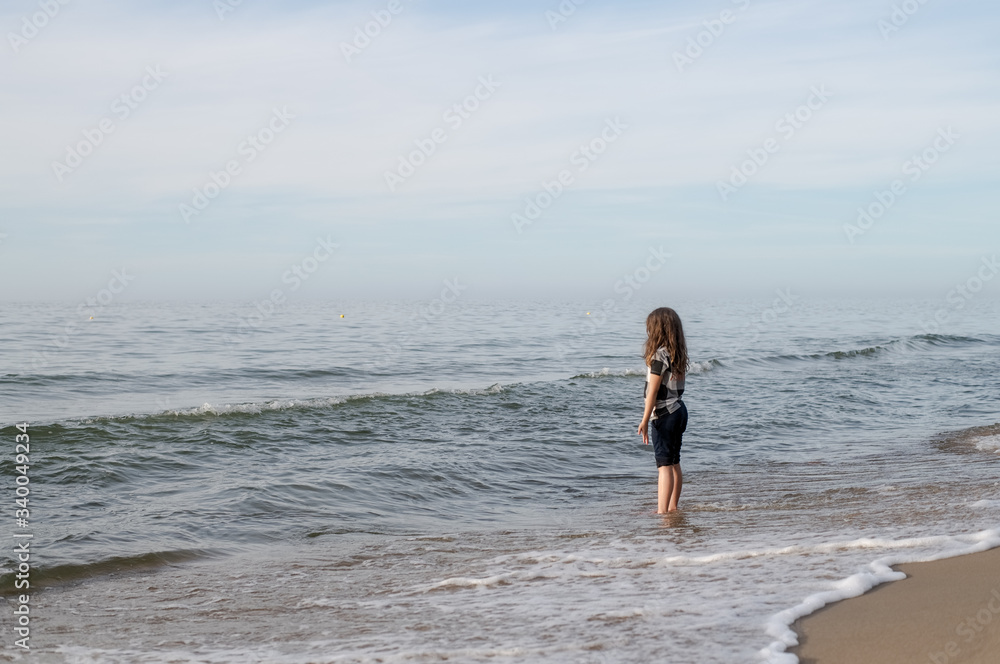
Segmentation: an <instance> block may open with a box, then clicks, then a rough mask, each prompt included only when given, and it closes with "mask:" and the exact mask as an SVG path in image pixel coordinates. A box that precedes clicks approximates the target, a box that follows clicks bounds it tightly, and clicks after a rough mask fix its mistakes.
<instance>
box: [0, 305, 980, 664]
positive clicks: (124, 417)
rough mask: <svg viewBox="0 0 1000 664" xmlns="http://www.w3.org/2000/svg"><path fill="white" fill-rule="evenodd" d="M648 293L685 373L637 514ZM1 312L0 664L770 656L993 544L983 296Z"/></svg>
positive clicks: (774, 658) (734, 659) (644, 469)
mask: <svg viewBox="0 0 1000 664" xmlns="http://www.w3.org/2000/svg"><path fill="white" fill-rule="evenodd" d="M959 305H960V306H959ZM657 306H672V307H674V308H675V309H676V310H677V311H678V313H679V314H680V316H681V318H682V320H683V321H684V325H685V331H686V335H687V341H688V347H689V353H690V359H691V364H690V367H689V370H688V377H687V390H686V392H685V394H684V401H685V403H686V404H687V407H688V411H689V422H688V429H687V432H686V433H685V435H684V445H683V450H682V468H683V472H684V480H685V484H684V491H683V495H682V497H681V510H680V511H679V512H678V513H676V514H671V515H666V516H664V515H657V514H656V513H655V508H656V477H657V475H656V467H655V461H654V459H653V454H652V450H651V448H650V447H649V446H645V445H643V444H642V440H641V438H640V436H639V435H638V434H637V426H638V424H639V420H640V417H641V413H642V392H643V383H644V380H645V367H644V364H643V360H642V346H643V342H644V340H645V327H644V320H645V316H646V315H647V314H648V312H649V311H650V310H651V309H653V308H655V307H657ZM2 311H3V316H2V317H0V339H2V340H3V342H2V344H0V427H2V428H0V440H2V441H3V444H2V445H0V449H2V450H3V453H2V472H3V476H4V478H3V483H4V486H5V487H6V490H5V491H4V492H3V496H5V498H4V500H5V502H6V508H5V513H6V516H5V517H4V519H5V521H6V528H5V530H6V531H7V532H6V534H4V539H6V541H7V544H6V545H5V546H4V547H2V552H0V567H2V569H0V572H2V574H3V580H2V587H3V592H4V594H3V598H4V599H5V601H6V604H7V605H6V607H0V614H2V615H0V633H2V634H3V635H4V637H3V642H2V645H0V661H24V662H72V663H105V662H107V663H122V664H126V663H127V664H136V663H159V664H166V663H176V664H180V663H188V662H191V663H194V662H199V663H204V662H208V663H215V662H219V663H222V662H234V663H236V662H238V663H248V662H249V663H255V662H260V663H271V662H273V663H276V664H306V663H324V662H337V663H366V664H367V663H387V664H388V663H428V662H459V663H463V662H470V663H480V662H490V663H502V662H511V663H513V662H517V663H521V662H552V663H573V664H577V663H584V664H586V663H595V664H610V663H617V662H641V661H656V662H670V663H681V664H684V663H697V664H712V663H718V664H734V663H742V662H747V663H752V662H776V663H785V662H788V663H790V662H795V661H797V660H796V658H795V656H794V654H792V652H791V650H792V648H793V646H794V645H795V642H796V637H795V633H794V631H793V630H792V629H791V627H792V626H793V624H794V621H795V620H796V619H798V618H799V617H801V616H803V615H806V614H808V613H810V612H811V611H814V610H815V609H817V608H819V607H821V606H822V605H824V604H825V603H828V602H831V601H835V600H838V599H842V598H845V597H850V596H853V595H857V594H860V593H863V592H864V591H865V590H867V589H869V588H871V587H873V586H874V585H876V584H878V583H882V582H885V581H888V580H891V579H895V578H898V577H899V576H900V575H899V573H897V572H894V571H893V570H892V567H891V566H892V565H893V564H895V563H899V562H908V561H919V560H932V559H936V558H940V557H946V556H953V555H959V554H962V553H968V552H972V551H979V550H985V549H988V548H991V547H994V546H997V545H1000V380H998V376H1000V302H998V301H997V300H996V299H990V298H987V297H986V296H985V294H981V296H978V297H973V298H971V299H968V300H955V299H954V298H952V299H945V298H943V297H942V298H940V299H906V298H896V299H879V298H874V297H873V298H869V299H864V298H861V299H851V298H832V297H823V298H819V297H808V296H806V295H801V294H794V293H792V292H791V291H787V290H786V291H778V292H776V293H772V294H768V295H767V296H766V297H759V298H755V299H749V298H748V299H740V298H733V299H723V298H714V299H712V298H709V299H688V300H677V301H668V302H658V301H639V300H638V297H636V298H634V299H630V300H625V299H618V300H608V301H605V302H597V303H594V302H584V301H581V302H574V301H523V300H496V301H485V300H483V301H472V300H468V299H464V296H463V297H457V298H453V299H452V301H447V300H445V299H439V300H434V301H430V302H409V301H399V302H393V301H378V302H376V301H365V302H354V301H329V302H285V303H283V304H281V305H273V306H271V305H266V304H264V305H262V304H261V303H257V304H255V303H252V302H251V303H232V302H206V303H143V302H120V303H113V304H109V305H108V306H98V307H80V306H77V304H76V303H65V304H58V303H47V304H36V303H32V304H29V303H23V304H17V303H15V304H9V303H8V304H3V305H2ZM18 427H20V429H24V430H26V435H27V438H25V437H21V438H19V437H18V436H21V435H22V431H21V430H20V429H19V428H18ZM17 441H20V442H21V443H22V444H25V447H24V448H21V449H20V450H18V449H17V448H16V444H17ZM18 453H21V454H22V457H17V454H18ZM21 476H24V477H26V478H27V479H19V477H21ZM19 489H23V490H20V491H19ZM19 497H21V498H27V499H28V502H25V503H23V504H22V505H16V504H15V500H17V499H18V498H19ZM21 509H26V510H27V512H22V513H20V514H21V516H20V517H18V518H20V519H21V521H18V520H17V518H15V514H16V511H17V510H21ZM29 536H30V537H29ZM25 542H27V543H28V549H29V550H30V561H29V562H28V563H27V566H28V572H26V573H25V572H24V567H19V565H21V563H20V562H19V560H18V556H19V555H22V556H23V554H19V553H18V552H17V551H16V550H15V546H21V545H23V544H24V543H25ZM22 560H23V557H22ZM19 575H23V576H19ZM19 578H23V579H25V580H27V581H28V583H30V587H29V589H28V590H25V589H21V590H17V589H15V587H14V585H15V581H16V580H17V579H19ZM24 594H28V602H27V604H26V605H27V606H29V607H30V616H29V620H30V636H29V638H30V641H29V642H28V645H30V651H28V650H25V649H24V648H23V647H22V646H19V645H16V644H15V640H17V639H19V638H21V637H20V636H17V632H16V628H17V627H18V625H19V624H23V623H24V620H23V617H24V614H23V613H22V614H15V613H14V611H15V609H16V608H17V607H19V606H21V605H22V599H21V598H20V595H24Z"/></svg>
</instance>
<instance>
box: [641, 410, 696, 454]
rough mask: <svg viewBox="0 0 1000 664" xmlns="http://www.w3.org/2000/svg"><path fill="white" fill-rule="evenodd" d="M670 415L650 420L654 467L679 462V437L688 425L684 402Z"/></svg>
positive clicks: (665, 414) (666, 414)
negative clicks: (654, 459) (654, 458)
mask: <svg viewBox="0 0 1000 664" xmlns="http://www.w3.org/2000/svg"><path fill="white" fill-rule="evenodd" d="M680 404H681V407H680V408H678V409H677V410H675V411H674V412H672V413H664V414H663V415H661V416H660V417H658V418H656V419H655V420H652V421H651V422H650V424H651V425H652V431H651V432H650V433H651V434H652V435H651V438H652V439H653V456H655V457H656V467H657V468H659V467H660V466H672V465H674V464H675V463H680V462H681V436H683V435H684V430H685V429H687V425H688V409H687V406H685V405H684V402H683V401H681V402H680Z"/></svg>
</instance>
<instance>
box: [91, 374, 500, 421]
mask: <svg viewBox="0 0 1000 664" xmlns="http://www.w3.org/2000/svg"><path fill="white" fill-rule="evenodd" d="M516 385H519V383H512V384H508V385H502V384H500V383H494V384H493V385H490V386H489V387H485V388H467V389H458V388H456V389H448V388H431V389H429V390H424V391H421V392H404V393H390V392H368V393H364V394H348V395H344V396H336V397H316V398H312V399H295V398H287V399H269V400H266V401H248V402H243V403H232V404H230V403H224V404H212V403H208V402H206V403H203V404H202V405H200V406H191V407H189V408H178V409H168V410H164V411H160V412H156V413H127V414H124V415H103V416H93V417H89V418H86V419H84V420H82V422H83V423H84V424H99V423H101V422H134V421H149V420H170V419H177V418H185V419H187V418H193V419H201V418H214V417H233V416H246V415H250V416H255V415H262V414H266V413H271V412H280V411H288V410H304V411H310V410H326V409H330V408H336V407H339V406H343V405H346V404H350V403H354V402H360V401H371V400H375V401H378V400H387V401H399V400H404V401H408V400H414V399H416V400H420V399H434V398H438V397H446V396H469V397H490V396H495V395H498V394H503V393H504V392H506V391H507V390H509V389H511V388H512V387H515V386H516Z"/></svg>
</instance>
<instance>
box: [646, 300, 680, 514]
mask: <svg viewBox="0 0 1000 664" xmlns="http://www.w3.org/2000/svg"><path fill="white" fill-rule="evenodd" d="M646 335H647V337H648V338H647V339H646V365H647V367H648V369H647V371H646V387H645V392H644V394H643V396H644V397H645V398H646V407H645V409H644V410H643V413H642V422H640V423H639V435H640V436H642V442H643V444H645V445H649V424H650V420H651V419H652V424H653V456H655V457H656V469H657V472H659V474H660V480H659V490H658V493H657V501H656V513H657V514H664V513H666V512H676V511H677V502H678V501H679V500H680V498H681V486H682V485H683V483H684V476H683V475H682V474H681V436H682V435H683V434H684V430H685V429H687V421H688V412H687V406H685V405H684V402H683V401H681V396H682V395H683V394H684V374H685V373H686V371H687V365H688V356H687V344H686V343H685V341H684V328H683V326H682V325H681V319H680V317H679V316H678V315H677V312H676V311H674V310H673V309H671V308H669V307H660V308H659V309H656V310H655V311H653V313H651V314H649V316H648V317H647V318H646Z"/></svg>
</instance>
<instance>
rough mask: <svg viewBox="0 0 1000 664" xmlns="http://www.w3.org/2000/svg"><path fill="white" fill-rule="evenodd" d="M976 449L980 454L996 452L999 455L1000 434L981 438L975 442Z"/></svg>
mask: <svg viewBox="0 0 1000 664" xmlns="http://www.w3.org/2000/svg"><path fill="white" fill-rule="evenodd" d="M976 449H977V450H979V451H980V452H996V453H997V454H1000V434H994V435H992V436H983V437H982V438H980V439H978V440H976Z"/></svg>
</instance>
